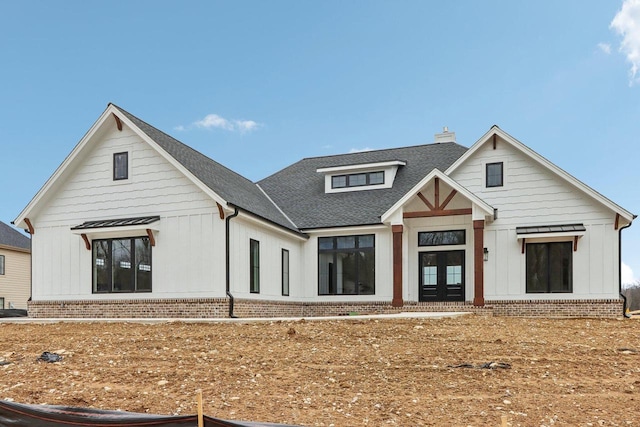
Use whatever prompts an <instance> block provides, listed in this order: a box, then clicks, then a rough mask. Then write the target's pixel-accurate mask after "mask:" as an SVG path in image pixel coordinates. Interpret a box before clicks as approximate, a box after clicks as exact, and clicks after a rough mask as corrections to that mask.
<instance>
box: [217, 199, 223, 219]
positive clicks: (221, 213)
mask: <svg viewBox="0 0 640 427" xmlns="http://www.w3.org/2000/svg"><path fill="white" fill-rule="evenodd" d="M216 205H218V215H220V219H224V210H223V209H222V206H221V205H220V203H218V202H216Z"/></svg>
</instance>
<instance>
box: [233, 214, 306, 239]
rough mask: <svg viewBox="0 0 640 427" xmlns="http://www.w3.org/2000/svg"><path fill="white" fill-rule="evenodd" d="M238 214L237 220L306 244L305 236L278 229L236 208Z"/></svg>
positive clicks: (281, 228)
mask: <svg viewBox="0 0 640 427" xmlns="http://www.w3.org/2000/svg"><path fill="white" fill-rule="evenodd" d="M238 212H239V215H238V218H239V219H243V220H246V221H247V222H251V223H253V224H255V225H258V226H260V227H262V228H266V229H268V230H270V231H273V232H277V233H279V234H286V235H287V236H291V237H293V238H295V239H297V240H299V241H301V242H306V241H307V240H308V239H307V237H306V236H301V235H300V234H298V233H296V232H295V231H293V230H287V229H286V228H284V227H278V226H277V225H274V224H272V223H270V222H268V221H266V220H264V219H262V218H260V217H258V216H256V215H255V214H253V213H252V212H250V211H247V210H244V209H242V208H238Z"/></svg>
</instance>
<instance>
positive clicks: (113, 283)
mask: <svg viewBox="0 0 640 427" xmlns="http://www.w3.org/2000/svg"><path fill="white" fill-rule="evenodd" d="M93 292H94V293H103V292H151V242H149V238H148V237H133V238H126V239H103V240H94V241H93Z"/></svg>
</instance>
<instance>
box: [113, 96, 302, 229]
mask: <svg viewBox="0 0 640 427" xmlns="http://www.w3.org/2000/svg"><path fill="white" fill-rule="evenodd" d="M110 105H113V106H114V107H115V108H117V109H118V111H120V112H121V113H122V114H123V115H124V116H125V117H126V118H127V119H129V120H130V121H131V123H132V124H133V125H135V126H136V127H137V128H138V129H140V130H141V131H142V132H144V133H145V134H146V135H147V136H148V137H149V138H150V139H151V140H152V141H153V142H155V143H156V144H158V146H160V148H162V149H163V150H164V151H165V152H166V153H168V154H169V155H170V156H171V157H173V158H174V159H175V160H176V161H178V163H180V164H181V165H182V166H184V167H185V168H186V169H187V170H188V171H189V172H191V174H193V176H194V177H196V178H197V179H198V180H199V181H201V182H202V183H203V184H204V185H206V186H207V187H209V188H210V189H211V190H213V191H214V192H215V193H216V194H218V195H219V196H220V197H221V198H223V199H224V200H225V201H226V202H227V203H228V204H230V205H233V206H237V207H239V208H241V209H242V210H244V211H247V212H250V213H252V214H254V215H257V216H259V217H261V218H264V219H266V220H267V221H270V222H273V223H275V224H277V225H280V226H282V227H285V228H288V229H290V230H293V231H297V229H296V228H295V225H294V224H292V223H291V221H289V219H288V218H287V217H286V216H285V215H283V214H282V212H281V211H280V210H279V209H278V207H277V206H275V205H274V204H273V202H272V201H271V200H269V198H268V197H267V196H266V195H265V194H264V193H263V192H262V190H261V189H260V188H259V187H258V186H257V185H256V184H255V183H253V182H252V181H250V180H248V179H247V178H245V177H243V176H242V175H240V174H238V173H236V172H234V171H232V170H231V169H229V168H227V167H225V166H223V165H221V164H220V163H218V162H216V161H214V160H212V159H210V158H209V157H207V156H205V155H204V154H202V153H200V152H198V151H196V150H194V149H193V148H191V147H189V146H188V145H185V144H183V143H182V142H180V141H178V140H177V139H175V138H173V137H172V136H169V135H167V134H166V133H164V132H162V131H161V130H158V129H156V128H155V127H153V126H151V125H150V124H148V123H146V122H145V121H143V120H140V119H139V118H137V117H136V116H134V115H133V114H131V113H129V112H128V111H126V110H123V109H122V108H120V107H118V106H116V105H114V104H110Z"/></svg>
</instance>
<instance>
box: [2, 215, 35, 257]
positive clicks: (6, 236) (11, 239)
mask: <svg viewBox="0 0 640 427" xmlns="http://www.w3.org/2000/svg"><path fill="white" fill-rule="evenodd" d="M0 245H3V246H10V247H12V248H19V249H29V250H30V249H31V240H30V239H29V238H28V237H27V236H25V235H24V234H21V233H20V232H19V231H18V230H16V229H15V228H13V227H10V226H8V225H7V224H5V223H4V222H2V221H0Z"/></svg>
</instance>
